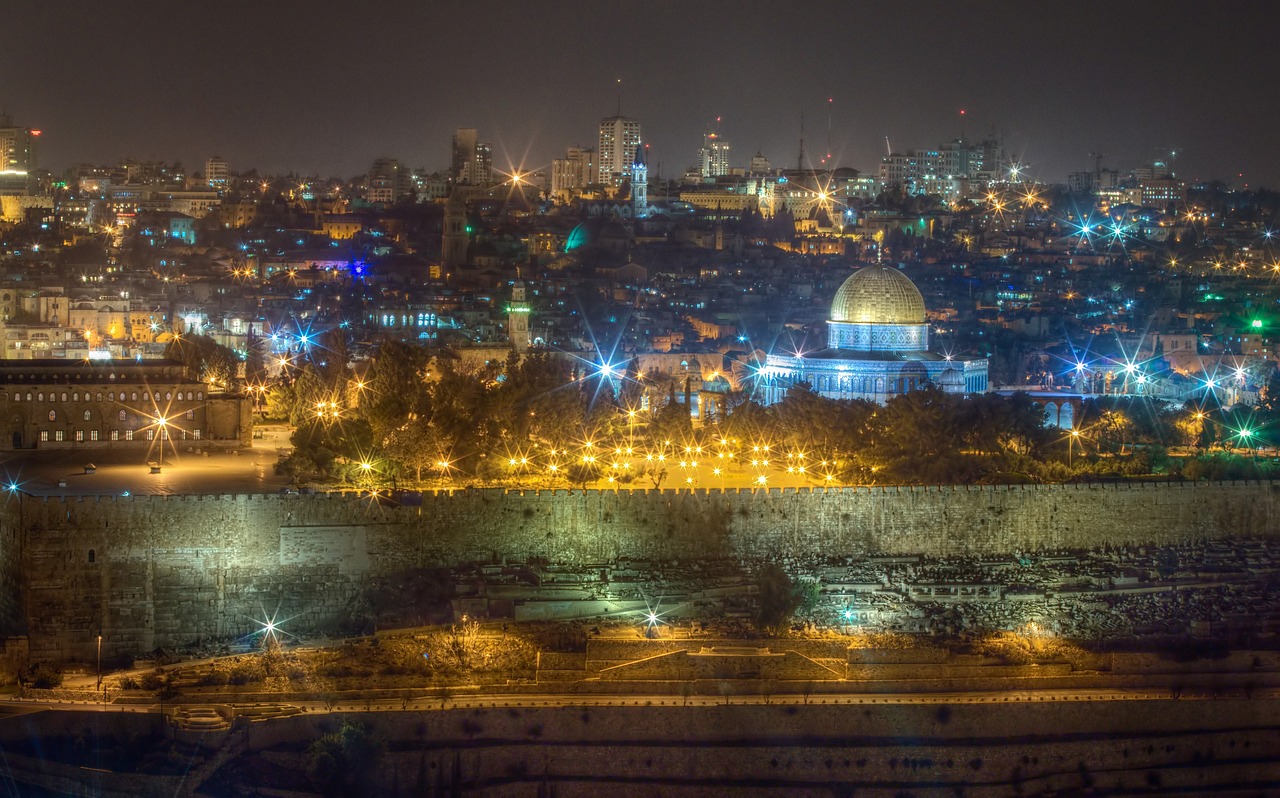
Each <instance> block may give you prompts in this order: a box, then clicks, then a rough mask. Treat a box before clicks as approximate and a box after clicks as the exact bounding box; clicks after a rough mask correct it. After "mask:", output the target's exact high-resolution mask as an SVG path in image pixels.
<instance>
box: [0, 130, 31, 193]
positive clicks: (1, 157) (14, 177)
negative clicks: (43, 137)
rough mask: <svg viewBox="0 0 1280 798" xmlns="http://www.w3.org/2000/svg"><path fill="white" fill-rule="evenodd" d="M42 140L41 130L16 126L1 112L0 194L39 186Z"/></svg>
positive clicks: (28, 190) (26, 191) (28, 191)
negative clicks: (36, 184)
mask: <svg viewBox="0 0 1280 798" xmlns="http://www.w3.org/2000/svg"><path fill="white" fill-rule="evenodd" d="M39 140H40V131H39V130H32V129H31V128H29V127H14V125H13V121H12V120H10V119H9V117H8V116H4V115H0V194H7V195H10V196H12V195H15V194H16V195H21V194H30V193H32V191H33V190H34V189H35V179H36V165H37V163H38V161H37V158H36V155H37V151H36V144H37V143H38V142H39Z"/></svg>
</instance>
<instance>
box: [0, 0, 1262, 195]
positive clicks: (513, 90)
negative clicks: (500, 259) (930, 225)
mask: <svg viewBox="0 0 1280 798" xmlns="http://www.w3.org/2000/svg"><path fill="white" fill-rule="evenodd" d="M0 31H3V37H2V40H0V41H2V44H0V105H3V106H4V107H6V108H7V109H8V111H9V113H10V115H11V116H12V117H13V118H14V121H15V122H16V123H18V124H20V125H24V126H30V127H35V128H39V129H41V130H43V131H44V135H43V137H42V144H41V147H42V153H41V165H42V166H45V167H48V168H52V169H55V170H61V169H64V168H65V167H67V166H69V165H71V164H72V163H76V162H80V161H88V162H94V163H110V162H114V161H115V160H117V159H119V158H124V157H133V158H140V159H161V160H175V159H177V160H181V161H182V162H183V163H184V164H185V165H186V167H187V169H188V170H191V171H197V170H201V169H203V165H204V160H205V158H207V157H208V156H210V155H213V154H215V153H216V154H220V155H222V156H223V157H225V158H227V159H228V160H229V161H230V162H231V166H232V169H233V170H244V169H248V168H250V167H257V168H258V169H259V170H261V171H265V172H283V171H296V172H300V173H303V174H321V175H326V176H327V175H342V176H351V175H355V174H360V173H363V172H364V171H366V170H367V169H368V167H369V165H370V163H371V162H372V160H373V159H374V158H376V157H378V156H380V155H388V156H391V157H396V158H399V159H400V161H401V162H402V163H405V164H407V165H409V166H413V167H418V166H425V167H428V168H431V169H437V168H444V167H446V166H447V164H448V159H449V139H450V136H451V134H452V132H453V129H454V128H456V127H476V128H479V129H480V136H481V140H487V141H491V142H492V143H493V145H494V164H495V166H496V167H498V168H502V169H506V168H508V166H509V165H523V167H524V168H536V167H540V166H544V167H545V166H549V165H550V161H551V159H552V158H554V157H563V150H564V148H565V147H566V146H568V145H574V144H583V145H592V146H593V145H594V144H595V137H596V127H597V125H598V123H599V120H600V118H601V117H603V116H608V115H611V114H613V113H614V110H615V107H616V104H617V94H616V91H617V86H616V83H615V81H616V79H618V78H621V79H622V111H623V113H624V114H626V115H629V116H635V117H637V118H639V119H640V120H641V123H642V125H643V130H644V136H645V139H646V140H647V141H649V142H650V145H651V149H650V153H651V154H650V172H651V174H653V172H654V171H655V170H656V168H657V167H658V166H659V165H660V168H661V173H662V175H663V176H667V177H675V176H678V175H679V174H681V173H682V172H683V170H684V169H685V168H686V167H688V166H690V165H691V164H692V163H693V162H694V159H695V155H696V152H697V148H698V146H699V145H700V143H701V135H702V133H703V131H704V130H705V129H707V127H708V126H709V125H711V124H713V123H714V120H715V118H716V117H717V116H720V117H722V120H723V121H722V122H721V125H720V130H721V133H722V136H723V138H724V139H725V140H727V141H729V142H730V143H731V144H732V145H733V147H734V157H733V159H732V160H733V162H734V163H735V164H745V162H746V160H747V159H748V158H749V157H750V155H751V154H753V153H754V152H755V151H757V150H760V151H761V152H763V153H764V155H765V156H767V157H768V158H770V159H771V160H772V161H773V163H774V165H775V166H779V165H786V166H794V165H795V163H796V160H797V156H798V149H799V145H798V139H799V132H800V115H801V112H802V111H803V112H804V114H805V117H806V120H807V122H806V126H807V129H808V136H807V138H808V145H807V147H806V150H807V152H808V154H809V156H810V159H811V160H816V159H818V158H820V157H821V156H822V155H823V154H825V152H826V150H827V139H828V132H827V131H828V124H827V119H828V112H827V105H828V103H827V100H828V98H832V99H833V100H834V102H833V103H832V106H831V107H832V109H833V112H832V125H831V134H830V139H831V150H832V152H833V154H834V156H835V161H836V164H837V165H841V166H853V167H855V168H859V169H862V170H865V171H874V170H875V168H876V166H877V164H878V163H879V160H880V157H881V156H882V155H883V154H884V152H885V137H886V136H888V137H889V138H890V140H891V142H892V144H893V146H894V149H895V150H905V149H907V148H910V147H925V146H936V145H937V144H939V143H941V142H942V141H944V140H947V139H951V138H954V137H956V136H957V135H958V134H959V133H960V127H961V119H960V116H959V113H958V112H959V109H961V108H964V109H966V112H967V113H966V115H965V117H964V120H965V121H964V123H963V124H964V130H965V133H966V134H967V135H968V136H969V137H970V138H973V137H975V136H979V135H981V134H985V133H987V132H989V131H991V130H993V129H994V130H995V131H996V132H997V134H1002V135H1003V136H1004V141H1005V143H1006V146H1007V147H1008V148H1009V149H1010V150H1011V151H1012V152H1013V153H1014V154H1015V155H1017V156H1019V157H1021V159H1022V160H1023V161H1024V162H1025V163H1026V164H1027V165H1028V166H1029V169H1030V172H1031V174H1032V175H1033V176H1035V177H1038V178H1039V179H1041V180H1045V181H1050V182H1055V181H1062V180H1064V179H1065V177H1066V174H1067V172H1069V171H1074V170H1078V169H1086V168H1089V167H1090V165H1091V161H1090V158H1089V153H1090V152H1093V151H1095V150H1097V149H1099V148H1101V150H1102V151H1103V152H1104V153H1105V158H1104V161H1103V165H1104V166H1107V167H1112V168H1120V169H1122V170H1123V169H1127V168H1130V167H1132V166H1135V165H1138V164H1139V163H1142V162H1149V161H1150V160H1151V159H1152V158H1154V157H1158V156H1159V155H1161V154H1164V153H1167V152H1168V151H1169V150H1170V149H1171V148H1174V147H1176V148H1177V150H1178V153H1179V154H1178V158H1177V162H1176V165H1177V171H1178V174H1179V176H1181V177H1184V178H1187V179H1190V180H1198V179H1209V178H1224V179H1230V178H1234V177H1235V175H1236V174H1237V173H1241V172H1242V173H1243V174H1244V178H1243V181H1241V182H1248V183H1249V184H1250V185H1251V186H1258V185H1266V186H1271V187H1280V146H1278V142H1280V135H1278V134H1280V100H1277V92H1276V88H1275V79H1276V76H1277V74H1280V48H1278V47H1277V43H1276V39H1277V31H1280V5H1277V4H1274V3H1266V2H1253V3H1244V2H1240V3H1223V2H1216V1H1215V2H1199V3H1195V4H1192V3H1181V2H1174V3H1159V4H1153V3H1136V2H1109V3H1080V2H1071V3H1067V2H1046V3H981V2H972V3H960V2H946V3H942V2H927V3H923V2H922V3H904V2H885V3H863V2H852V1H851V0H843V1H842V2H831V3H813V2H796V1H795V0H788V1H787V2H782V3H769V4H763V3H744V2H696V3H685V2H681V3H674V2H646V3H634V2H604V1H603V0H596V1H594V2H546V1H545V0H539V1H538V2H479V1H477V0H470V1H469V2H433V1H432V0H386V1H385V2H378V1H377V0H370V2H358V1H357V0H353V1H352V2H347V3H336V2H317V1H316V0H311V1H309V2H287V1H285V0H256V2H238V0H227V1H226V2H213V3H198V2H149V3H144V2H128V1H125V2H117V1H114V0H113V2H108V3H103V2H92V3H89V2H79V1H78V0H65V1H64V2H50V1H49V0H4V3H3V5H2V6H0Z"/></svg>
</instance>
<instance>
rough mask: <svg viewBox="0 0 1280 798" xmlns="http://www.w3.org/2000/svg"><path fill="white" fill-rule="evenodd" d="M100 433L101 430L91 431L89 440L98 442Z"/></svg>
mask: <svg viewBox="0 0 1280 798" xmlns="http://www.w3.org/2000/svg"><path fill="white" fill-rule="evenodd" d="M100 432H101V431H100V430H96V429H91V430H89V440H91V441H96V440H98V437H99V435H100Z"/></svg>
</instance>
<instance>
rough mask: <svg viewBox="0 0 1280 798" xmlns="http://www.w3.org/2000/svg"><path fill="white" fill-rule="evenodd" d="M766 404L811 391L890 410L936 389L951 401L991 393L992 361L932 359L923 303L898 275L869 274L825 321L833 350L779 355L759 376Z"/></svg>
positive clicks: (856, 280) (841, 296)
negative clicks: (905, 398) (888, 405)
mask: <svg viewBox="0 0 1280 798" xmlns="http://www.w3.org/2000/svg"><path fill="white" fill-rule="evenodd" d="M761 377H762V388H763V393H762V395H763V397H764V401H765V403H766V404H772V403H774V402H779V401H781V400H782V398H783V396H785V395H786V392H787V389H788V388H789V387H790V386H792V385H795V384H797V383H802V382H803V383H808V384H809V385H810V386H811V387H812V389H813V390H814V391H815V392H816V393H818V394H821V395H822V396H825V397H828V398H830V399H867V400H870V401H873V402H879V403H880V404H884V403H885V402H887V401H888V400H890V399H892V398H893V397H895V396H899V395H901V394H904V393H908V392H910V391H915V390H919V389H921V388H925V387H928V386H930V385H933V386H936V387H938V388H940V389H942V390H943V391H946V392H947V393H962V394H969V393H982V392H985V391H986V390H987V359H986V358H971V357H957V356H951V355H946V356H944V355H939V354H937V353H935V352H930V351H929V324H928V322H927V321H926V320H925V307H924V297H922V296H921V295H920V289H918V288H916V286H915V283H912V282H911V280H910V279H909V278H908V277H907V276H906V275H904V274H903V273H902V272H900V271H898V270H897V269H894V268H890V267H888V266H881V265H875V266H867V267H866V268H863V269H860V270H858V271H856V272H854V273H853V274H852V275H850V277H849V278H848V279H847V280H845V281H844V283H843V284H842V285H841V286H840V288H839V290H837V291H836V295H835V299H833V300H832V301H831V316H830V319H829V320H828V321H827V348H826V349H820V350H817V351H815V352H797V353H795V354H781V353H777V352H775V353H773V354H771V355H769V356H768V359H767V361H766V364H765V367H764V369H763V370H762V372H761Z"/></svg>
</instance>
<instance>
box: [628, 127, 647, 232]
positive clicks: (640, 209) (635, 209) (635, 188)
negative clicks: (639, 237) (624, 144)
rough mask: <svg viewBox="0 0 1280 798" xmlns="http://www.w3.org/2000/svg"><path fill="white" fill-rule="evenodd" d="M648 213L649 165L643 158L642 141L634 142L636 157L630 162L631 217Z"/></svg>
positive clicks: (641, 216) (639, 217)
mask: <svg viewBox="0 0 1280 798" xmlns="http://www.w3.org/2000/svg"><path fill="white" fill-rule="evenodd" d="M648 215H649V167H648V165H647V164H646V163H645V159H644V142H639V143H637V144H636V157H635V158H634V159H632V163H631V218H633V219H643V218H645V217H646V216H648Z"/></svg>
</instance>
